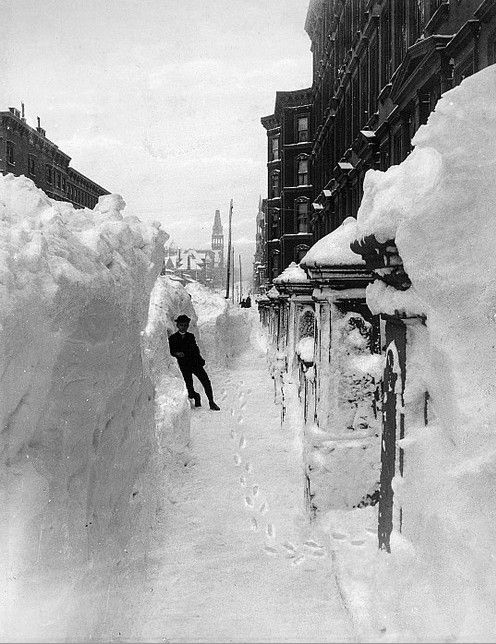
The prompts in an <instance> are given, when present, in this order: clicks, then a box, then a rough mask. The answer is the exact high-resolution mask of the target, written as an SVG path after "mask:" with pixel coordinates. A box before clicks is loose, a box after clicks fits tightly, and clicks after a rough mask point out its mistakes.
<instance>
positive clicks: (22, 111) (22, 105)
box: [21, 103, 26, 121]
mask: <svg viewBox="0 0 496 644" xmlns="http://www.w3.org/2000/svg"><path fill="white" fill-rule="evenodd" d="M21 118H22V120H23V121H25V120H26V117H25V116H24V103H21Z"/></svg>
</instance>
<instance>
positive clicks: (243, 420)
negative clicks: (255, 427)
mask: <svg viewBox="0 0 496 644" xmlns="http://www.w3.org/2000/svg"><path fill="white" fill-rule="evenodd" d="M244 422H245V419H244V418H243V416H240V417H239V418H238V425H243V424H244Z"/></svg>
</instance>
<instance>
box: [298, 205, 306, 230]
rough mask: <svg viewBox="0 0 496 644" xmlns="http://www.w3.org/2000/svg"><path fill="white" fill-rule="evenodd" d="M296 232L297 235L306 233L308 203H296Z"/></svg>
mask: <svg viewBox="0 0 496 644" xmlns="http://www.w3.org/2000/svg"><path fill="white" fill-rule="evenodd" d="M296 230H297V231H298V232H299V233H307V232H308V201H298V202H297V203H296Z"/></svg>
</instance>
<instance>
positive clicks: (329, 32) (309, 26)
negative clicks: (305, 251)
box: [305, 0, 496, 239]
mask: <svg viewBox="0 0 496 644" xmlns="http://www.w3.org/2000/svg"><path fill="white" fill-rule="evenodd" d="M495 15H496V2H495V1H494V0H485V1H484V2H481V1H480V0H449V1H448V0H445V1H441V0H415V1H414V0H311V2H310V5H309V9H308V14H307V19H306V24H305V29H306V31H307V33H308V35H309V37H310V39H311V42H312V45H311V49H312V53H313V86H312V130H313V147H312V152H311V168H312V170H311V171H312V183H313V204H314V205H313V207H312V223H313V231H314V235H315V239H319V238H321V237H322V236H323V235H325V234H327V233H328V232H330V231H332V230H334V229H335V228H336V227H337V226H338V225H339V224H340V223H341V222H342V221H343V220H344V219H345V218H346V217H348V216H353V217H355V216H356V213H357V210H358V207H359V205H360V200H361V197H362V184H363V178H364V175H365V173H366V171H367V170H368V169H370V168H378V169H381V170H385V169H387V168H388V167H389V166H390V165H393V164H398V163H400V162H401V161H403V160H404V158H405V157H406V156H407V155H408V154H409V152H410V150H411V140H412V137H413V135H414V134H415V132H416V131H417V129H418V128H419V126H420V125H421V124H422V123H425V122H426V121H427V118H428V116H429V114H430V112H431V111H432V110H433V109H434V107H435V105H436V102H437V100H438V99H439V97H440V96H441V94H442V93H443V92H444V91H446V90H448V89H450V88H451V87H453V86H454V85H456V84H458V83H460V82H461V81H462V79H463V78H464V77H466V76H469V75H470V74H473V73H474V72H475V71H477V70H479V69H481V68H483V67H485V66H487V65H490V64H492V63H494V62H495V61H496V21H495Z"/></svg>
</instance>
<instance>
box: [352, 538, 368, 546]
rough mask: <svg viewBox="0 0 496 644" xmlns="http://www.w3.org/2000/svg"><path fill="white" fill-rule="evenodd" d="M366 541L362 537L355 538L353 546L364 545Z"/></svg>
mask: <svg viewBox="0 0 496 644" xmlns="http://www.w3.org/2000/svg"><path fill="white" fill-rule="evenodd" d="M364 543H365V541H362V539H355V540H354V541H352V542H351V545H352V546H363V544H364Z"/></svg>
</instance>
